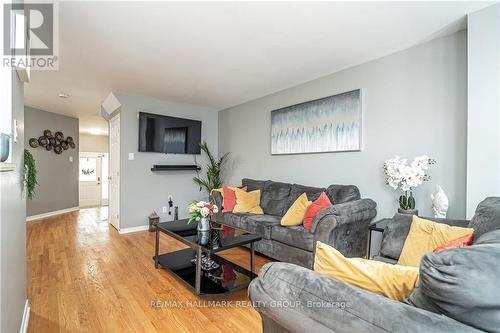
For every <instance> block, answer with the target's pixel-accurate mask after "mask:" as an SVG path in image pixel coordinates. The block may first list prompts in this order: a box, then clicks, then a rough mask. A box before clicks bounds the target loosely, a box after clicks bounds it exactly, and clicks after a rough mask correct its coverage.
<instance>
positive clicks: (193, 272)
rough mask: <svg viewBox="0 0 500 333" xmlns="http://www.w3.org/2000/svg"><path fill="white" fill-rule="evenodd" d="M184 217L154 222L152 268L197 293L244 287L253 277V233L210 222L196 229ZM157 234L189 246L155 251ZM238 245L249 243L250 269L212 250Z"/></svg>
mask: <svg viewBox="0 0 500 333" xmlns="http://www.w3.org/2000/svg"><path fill="white" fill-rule="evenodd" d="M187 222H188V220H187V219H185V220H178V221H172V222H162V223H158V224H156V244H155V256H154V257H153V259H154V261H155V267H156V268H158V267H160V266H161V267H162V268H164V269H167V270H169V271H170V272H171V273H173V275H174V276H176V277H177V278H179V279H180V280H181V281H182V282H184V283H185V284H186V285H187V286H188V287H189V288H191V289H193V290H194V292H195V293H196V294H197V295H200V296H205V295H217V294H224V293H228V292H232V291H235V290H238V289H242V288H245V287H247V286H248V284H249V283H250V281H251V280H252V279H253V278H254V277H255V273H254V242H256V241H259V240H261V237H260V236H259V235H256V234H252V233H249V232H247V231H245V230H242V229H238V228H234V227H231V226H228V225H224V224H216V223H210V225H211V226H210V227H211V228H210V230H209V231H205V232H198V231H197V230H196V227H197V223H196V222H192V223H190V224H188V223H187ZM160 233H165V234H167V235H169V236H170V237H173V238H175V239H177V240H178V241H180V242H182V243H184V244H186V245H187V246H189V248H186V249H182V250H178V251H174V252H168V253H164V254H159V251H160ZM241 245H249V246H250V270H247V269H245V268H243V267H241V266H239V265H238V264H236V263H234V262H231V261H230V260H228V259H225V258H223V257H221V256H219V255H217V254H216V253H218V252H220V251H224V250H228V249H231V248H234V247H237V246H241Z"/></svg>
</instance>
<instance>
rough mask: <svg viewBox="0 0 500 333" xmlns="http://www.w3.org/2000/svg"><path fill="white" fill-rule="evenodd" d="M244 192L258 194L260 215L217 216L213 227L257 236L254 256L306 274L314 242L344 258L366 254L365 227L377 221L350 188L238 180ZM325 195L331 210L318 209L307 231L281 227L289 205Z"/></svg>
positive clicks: (218, 199)
mask: <svg viewBox="0 0 500 333" xmlns="http://www.w3.org/2000/svg"><path fill="white" fill-rule="evenodd" d="M242 186H246V187H247V188H248V191H254V190H260V191H261V201H260V205H261V207H262V209H263V210H264V215H256V214H233V213H224V214H222V213H219V214H217V216H216V219H217V221H220V222H223V223H225V224H228V225H231V226H235V227H238V228H241V229H244V230H247V231H250V232H253V233H257V234H259V235H261V236H262V240H261V241H259V242H257V243H256V244H255V250H256V251H257V252H260V253H262V254H264V255H266V256H268V257H271V258H273V259H276V260H279V261H283V262H288V263H294V264H297V265H300V266H303V267H307V268H311V267H312V264H313V258H314V249H315V245H316V241H318V240H319V241H321V242H323V243H326V244H330V245H332V246H334V247H335V248H337V249H338V250H339V251H340V252H342V253H343V254H344V255H345V256H349V257H356V256H364V255H365V254H366V245H367V235H368V226H369V223H370V221H371V220H372V219H373V218H374V217H375V215H376V209H375V208H376V204H375V202H374V201H373V200H370V199H361V198H360V193H359V190H358V188H357V187H356V186H353V185H330V186H329V187H327V188H320V187H310V186H304V185H299V184H289V183H280V182H275V181H271V180H265V181H264V180H253V179H247V178H245V179H243V180H242ZM322 192H326V194H327V195H328V197H329V198H330V201H332V203H333V207H331V208H328V209H323V210H322V211H320V213H319V214H318V215H317V216H316V218H315V220H314V222H313V227H312V229H311V231H307V230H305V229H304V227H302V226H297V227H283V226H281V225H280V222H281V218H282V217H283V215H285V213H286V212H287V210H288V208H290V206H291V205H292V204H293V202H294V201H295V200H296V199H297V198H298V197H299V196H300V195H301V194H302V193H306V194H307V197H308V199H309V200H310V201H314V200H316V199H317V198H318V197H319V195H320V194H321V193H322ZM213 197H214V199H215V201H216V204H218V205H219V207H220V206H221V201H222V197H221V195H220V193H218V192H214V193H213Z"/></svg>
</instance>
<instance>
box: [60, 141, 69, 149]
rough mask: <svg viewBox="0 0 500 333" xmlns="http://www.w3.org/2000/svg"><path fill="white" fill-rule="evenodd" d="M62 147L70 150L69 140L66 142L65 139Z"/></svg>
mask: <svg viewBox="0 0 500 333" xmlns="http://www.w3.org/2000/svg"><path fill="white" fill-rule="evenodd" d="M61 147H62V148H63V149H64V150H68V148H69V145H68V142H66V141H65V140H63V141H61Z"/></svg>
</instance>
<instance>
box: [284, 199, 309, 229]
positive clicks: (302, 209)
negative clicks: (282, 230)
mask: <svg viewBox="0 0 500 333" xmlns="http://www.w3.org/2000/svg"><path fill="white" fill-rule="evenodd" d="M310 204H311V201H309V200H307V195H306V194H305V193H302V194H301V195H300V196H299V197H298V198H297V200H295V202H294V203H293V204H292V206H290V208H288V211H287V212H286V214H285V216H283V217H282V218H281V225H283V226H286V227H290V226H294V225H301V224H302V221H304V216H305V215H306V211H307V207H309V205H310Z"/></svg>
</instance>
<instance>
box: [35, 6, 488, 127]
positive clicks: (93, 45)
mask: <svg viewBox="0 0 500 333" xmlns="http://www.w3.org/2000/svg"><path fill="white" fill-rule="evenodd" d="M490 4H492V2H467V1H466V2H314V3H313V2H244V3H243V2H239V3H238V2H217V3H212V2H202V3H194V2H105V3H103V2H60V3H59V70H58V71H36V72H33V73H32V80H31V82H30V83H29V84H28V85H26V89H25V100H26V104H27V105H30V106H34V107H38V108H41V109H44V110H47V111H51V112H56V113H62V114H66V115H71V116H75V117H78V118H80V120H81V121H80V122H81V131H82V132H88V133H91V132H93V133H97V132H98V131H99V130H102V131H103V133H106V130H107V126H106V123H105V122H104V120H102V119H101V118H99V117H98V116H97V113H98V111H99V109H100V107H99V105H100V103H101V102H102V101H103V100H104V99H105V98H106V96H107V95H108V94H109V93H110V92H121V93H127V94H133V95H143V96H150V97H155V98H160V99H167V100H172V101H177V102H185V103H190V104H195V105H203V106H210V107H213V108H215V109H224V108H227V107H230V106H234V105H237V104H240V103H243V102H246V101H249V100H252V99H255V98H258V97H261V96H264V95H267V94H270V93H273V92H276V91H279V90H282V89H285V88H288V87H291V86H295V85H297V84H300V83H303V82H306V81H309V80H312V79H315V78H318V77H321V76H325V75H327V74H330V73H334V72H336V71H339V70H341V69H344V68H347V67H351V66H354V65H357V64H360V63H363V62H366V61H369V60H372V59H376V58H379V57H382V56H384V55H387V54H390V53H393V52H396V51H399V50H403V49H405V48H408V47H411V46H413V45H415V44H418V43H421V42H423V41H426V40H429V39H432V38H434V37H436V36H440V35H443V34H446V33H451V32H454V31H457V30H460V29H462V28H464V22H465V20H464V17H465V15H466V14H467V13H470V12H473V11H476V10H479V9H481V8H484V7H486V6H488V5H490ZM61 92H63V93H67V94H69V95H70V97H69V98H66V99H62V98H59V97H58V94H59V93H61Z"/></svg>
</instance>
